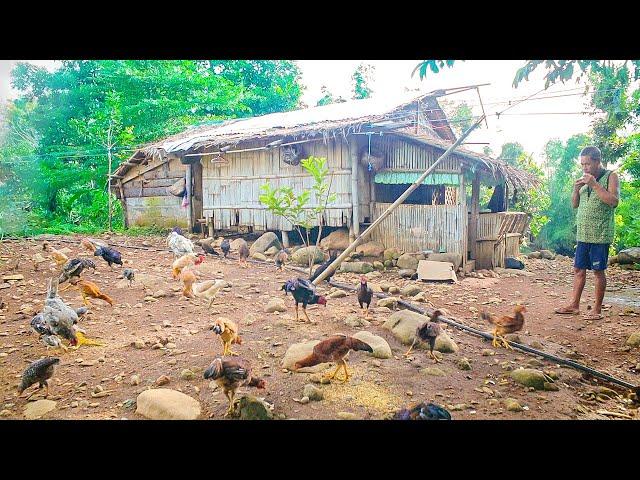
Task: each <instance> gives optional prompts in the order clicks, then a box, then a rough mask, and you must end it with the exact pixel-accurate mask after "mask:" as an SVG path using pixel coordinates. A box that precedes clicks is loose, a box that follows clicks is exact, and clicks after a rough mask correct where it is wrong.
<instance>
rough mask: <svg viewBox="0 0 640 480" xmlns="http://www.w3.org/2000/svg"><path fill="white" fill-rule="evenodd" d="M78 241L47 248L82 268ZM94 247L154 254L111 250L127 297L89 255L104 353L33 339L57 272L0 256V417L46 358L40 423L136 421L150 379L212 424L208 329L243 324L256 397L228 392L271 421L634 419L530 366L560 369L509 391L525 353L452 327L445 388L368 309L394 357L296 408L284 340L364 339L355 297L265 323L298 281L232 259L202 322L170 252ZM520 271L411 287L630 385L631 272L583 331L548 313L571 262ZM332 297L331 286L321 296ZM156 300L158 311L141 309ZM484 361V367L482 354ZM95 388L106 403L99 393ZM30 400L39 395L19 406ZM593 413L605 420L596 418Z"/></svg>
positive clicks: (20, 245)
mask: <svg viewBox="0 0 640 480" xmlns="http://www.w3.org/2000/svg"><path fill="white" fill-rule="evenodd" d="M80 238H81V237H77V240H78V241H77V242H76V243H64V242H62V241H52V242H50V243H51V244H52V245H53V246H54V247H56V248H58V249H60V248H63V247H68V248H70V249H71V250H72V251H73V254H72V255H70V258H72V256H79V255H85V253H83V252H82V250H81V248H80V245H79V240H80ZM105 238H108V240H107V241H108V242H109V243H110V244H112V245H115V244H127V245H131V246H143V244H144V245H146V246H147V247H151V248H153V249H161V250H163V251H155V250H140V249H132V248H126V247H116V248H118V250H120V251H121V252H122V256H123V258H124V259H125V266H126V267H132V268H135V269H136V270H137V274H136V275H137V277H138V278H139V279H141V280H138V281H136V282H135V283H134V284H133V286H132V287H129V286H128V284H127V282H126V281H123V280H122V275H121V273H122V268H119V267H115V268H113V269H110V268H109V267H108V265H107V264H106V262H103V261H102V259H100V258H97V257H96V260H97V261H96V263H97V265H98V269H97V270H96V271H95V273H94V272H92V271H91V270H90V271H88V272H86V273H83V276H84V277H85V278H88V279H89V280H91V281H94V282H95V283H97V284H98V285H99V286H100V288H101V290H102V291H103V292H104V293H107V294H108V295H110V296H111V297H112V298H113V299H114V301H115V304H114V306H113V307H110V306H109V305H108V304H106V303H104V302H102V301H100V300H92V304H93V306H92V308H91V312H90V315H89V316H88V317H87V318H86V319H85V320H84V321H82V325H81V326H82V328H83V329H85V330H86V332H87V336H88V337H90V338H95V339H99V340H101V341H103V342H104V343H105V346H101V347H99V346H82V347H81V348H80V349H78V350H76V351H72V350H70V351H68V352H58V351H55V350H47V349H46V347H45V346H44V345H43V344H42V343H41V342H40V341H39V338H38V336H37V335H36V334H35V333H34V332H33V331H32V330H31V328H30V326H29V322H30V320H31V318H32V316H33V315H35V313H37V312H38V311H40V310H41V308H42V305H43V300H44V297H45V295H46V283H47V280H48V278H50V277H51V276H53V275H56V274H57V273H56V272H57V271H58V269H56V267H55V264H54V263H52V262H51V263H49V262H46V263H43V264H41V265H40V267H39V268H38V270H37V271H34V264H33V262H32V257H33V256H34V255H35V254H36V253H38V252H39V253H41V254H43V255H44V254H45V253H46V252H42V242H41V241H36V240H25V241H20V242H4V243H2V244H0V259H1V260H2V263H0V271H2V276H6V275H14V274H22V275H23V276H24V280H18V281H9V282H7V283H5V284H4V285H5V286H6V285H10V286H9V287H6V288H2V289H1V290H0V299H1V300H2V301H4V303H5V304H6V306H5V307H4V309H2V310H0V400H1V404H0V410H1V412H0V416H1V418H10V419H21V418H24V415H23V411H24V407H25V405H26V404H27V400H26V399H25V397H26V396H27V395H28V393H30V392H31V391H32V389H34V388H35V387H32V388H31V389H29V390H28V391H27V392H25V393H24V394H23V395H22V397H21V398H18V397H17V385H18V383H19V381H20V377H21V374H22V372H23V370H24V368H25V367H26V366H27V365H28V364H29V363H30V362H32V361H34V360H36V359H38V358H40V357H42V356H50V355H55V356H58V357H60V358H61V363H60V366H59V367H58V368H57V370H56V374H55V376H54V378H53V381H52V383H51V394H50V395H49V397H48V398H49V399H51V400H55V401H57V405H56V409H55V410H53V411H52V412H50V413H48V414H47V415H46V416H45V417H44V418H55V419H119V418H128V419H142V418H143V417H141V416H140V415H138V414H136V413H135V399H136V397H137V395H138V394H139V393H141V392H142V391H144V390H145V389H148V388H153V387H154V382H155V381H156V379H157V378H158V377H160V376H161V375H167V376H168V377H169V378H170V381H169V383H168V384H167V385H165V386H164V388H173V389H176V390H180V391H182V392H184V393H186V394H187V395H190V396H192V397H194V398H196V399H198V400H199V401H200V403H201V406H202V415H201V418H214V419H221V418H223V415H224V413H225V411H226V408H227V400H226V398H225V397H224V395H223V394H222V393H221V392H220V391H219V390H218V389H216V388H213V387H214V384H211V383H210V382H209V381H207V380H205V379H204V378H203V376H202V372H203V371H204V369H206V368H207V366H208V365H209V363H210V362H211V360H212V359H213V357H214V356H215V355H217V354H220V353H221V352H222V344H221V343H220V341H219V339H218V337H217V336H216V335H215V334H213V332H211V331H210V330H209V326H210V325H211V323H212V321H213V320H214V319H215V318H216V317H217V316H224V317H229V318H231V319H233V320H235V321H236V322H238V324H239V329H240V334H241V336H242V338H243V344H242V345H234V346H233V349H234V350H235V351H237V352H238V353H240V354H241V355H242V357H243V358H246V359H248V360H249V361H250V362H251V364H252V365H253V368H254V370H255V372H256V373H257V374H258V375H260V376H262V377H264V378H265V380H266V381H267V388H266V390H253V389H249V388H246V389H242V390H241V392H239V393H240V394H241V393H244V392H246V393H251V394H253V395H257V396H263V397H264V398H265V400H266V401H267V402H269V403H270V404H272V405H273V406H274V414H275V415H276V417H279V418H287V419H335V418H339V416H338V413H339V412H350V413H353V414H355V416H356V417H357V418H361V419H381V418H384V417H385V416H386V415H388V414H389V412H391V411H394V410H397V409H399V408H401V407H404V406H408V405H410V404H413V403H416V402H418V401H423V400H424V401H432V402H435V403H438V404H441V405H444V406H447V407H448V408H449V409H450V410H451V412H452V415H453V417H454V419H469V420H470V419H508V420H516V419H576V418H588V419H594V418H602V419H606V418H611V419H613V418H620V417H616V416H612V415H610V413H611V412H613V413H617V414H621V415H624V416H628V417H631V418H634V419H635V418H638V417H639V415H638V413H637V404H633V403H632V402H631V401H629V400H627V399H626V398H625V397H624V394H625V393H626V392H625V391H624V390H623V389H619V388H616V387H614V386H612V385H610V384H609V385H608V384H605V383H604V382H602V381H595V380H594V379H593V378H586V377H585V376H583V374H582V373H581V372H579V371H576V370H574V369H572V368H567V367H560V366H558V365H554V364H552V363H551V362H548V361H546V360H540V362H541V364H542V366H537V367H533V368H538V369H541V370H542V369H545V370H553V371H555V372H557V373H558V374H559V375H560V379H559V380H558V381H557V382H556V384H557V385H558V386H559V391H528V389H526V388H525V387H523V386H521V385H518V384H517V383H516V382H514V381H513V380H512V379H511V378H510V371H509V370H508V369H511V368H514V367H516V368H517V367H518V366H525V367H529V366H530V365H528V364H527V362H529V361H531V359H533V358H534V357H533V356H532V355H529V354H526V353H523V352H519V351H517V350H516V351H511V350H506V349H504V348H493V347H492V345H491V342H489V341H486V340H484V339H482V338H480V337H477V336H474V335H471V334H469V333H465V332H462V331H459V330H457V329H453V328H451V327H448V328H447V332H448V334H449V335H450V336H451V337H452V338H453V339H454V340H455V342H456V343H457V345H458V346H459V347H460V349H459V351H458V352H457V353H455V354H444V355H442V357H443V361H442V363H440V364H439V365H437V367H438V368H440V369H441V370H443V371H444V372H445V376H430V375H427V374H425V373H423V372H421V369H423V368H425V367H430V366H434V365H433V363H432V360H430V359H429V358H428V356H427V355H426V354H425V351H424V350H418V351H417V352H416V354H415V355H414V356H412V357H410V358H409V359H405V358H404V357H403V356H402V354H403V353H404V352H405V351H406V349H407V347H406V346H404V345H402V344H401V343H400V342H398V341H397V340H396V339H395V338H394V336H393V335H392V334H391V333H390V332H389V331H387V330H385V329H383V328H382V324H383V323H384V321H385V320H386V319H387V318H388V317H389V315H390V313H389V312H383V311H381V310H378V309H376V308H372V312H373V313H372V317H373V320H372V322H371V324H370V325H369V326H368V327H364V328H365V329H367V330H369V331H371V332H372V333H374V334H376V335H379V336H381V337H383V338H385V339H386V340H387V342H388V343H389V345H390V346H391V349H392V352H393V355H394V357H393V358H390V359H385V360H376V359H375V358H373V357H371V356H368V355H367V354H366V353H364V352H351V354H350V355H349V359H348V364H349V368H350V370H351V373H353V377H352V379H351V380H350V381H349V382H348V383H346V384H343V383H342V382H340V381H332V383H331V384H329V385H317V386H318V387H320V388H321V389H323V391H324V396H325V398H324V400H321V401H317V402H310V403H308V404H301V403H299V402H297V401H295V400H294V399H300V398H301V397H302V396H303V395H302V391H303V387H304V385H305V384H307V383H310V381H309V377H310V374H305V373H293V372H285V371H283V369H282V366H281V361H282V357H283V356H284V353H285V352H286V350H287V348H288V346H289V345H291V344H292V343H296V342H302V341H306V340H313V339H322V338H323V337H324V336H327V335H331V334H335V333H344V334H354V333H356V332H357V331H359V330H361V328H352V327H349V326H347V325H346V324H345V323H344V319H345V318H346V317H347V316H349V315H362V313H361V311H360V309H359V306H358V303H357V300H356V296H355V293H354V292H348V295H347V296H346V297H345V298H339V299H330V300H329V301H328V306H327V307H326V308H325V307H322V306H310V307H309V308H308V314H309V316H310V317H311V319H312V320H314V322H313V323H311V324H310V323H303V322H297V321H296V320H295V312H294V306H293V301H292V299H291V296H288V297H286V298H285V301H286V303H287V305H288V306H290V310H289V311H288V312H286V313H273V314H270V313H265V306H266V304H267V302H268V301H269V299H270V298H272V297H284V292H282V290H280V287H281V285H282V284H283V283H284V281H286V280H287V279H288V278H290V277H294V276H298V275H299V274H298V272H295V271H291V270H289V271H287V270H285V271H284V272H278V271H276V269H275V267H274V265H273V263H261V264H251V266H250V267H249V268H240V267H239V265H238V263H237V262H235V261H233V260H221V259H218V258H217V257H211V256H209V257H207V259H206V261H205V263H204V264H202V265H201V266H200V271H201V272H202V274H203V277H205V278H222V277H223V278H224V279H225V280H228V281H230V282H231V283H232V285H233V287H232V289H231V290H230V291H225V292H222V293H221V295H219V297H218V299H217V300H216V301H215V302H214V304H213V306H212V307H211V309H207V305H206V302H204V300H201V299H187V298H185V297H183V296H182V294H181V285H180V283H179V282H178V281H175V280H173V279H172V278H171V267H170V265H171V263H172V261H173V255H172V254H171V253H170V252H169V251H167V250H166V247H165V246H164V238H160V237H144V238H143V237H138V238H131V237H121V236H111V237H105ZM526 264H527V265H526V271H528V272H530V273H531V275H530V276H522V275H517V276H516V275H512V274H503V275H502V276H501V277H500V278H482V279H479V278H465V279H462V280H461V281H460V282H459V283H458V284H449V283H436V282H433V283H420V282H418V285H419V286H420V287H421V288H422V290H423V291H424V292H425V293H426V296H427V298H428V299H429V300H430V302H431V304H432V305H433V306H435V307H438V308H445V309H446V310H447V311H448V313H449V314H450V315H451V317H452V318H455V319H457V320H458V321H460V322H461V323H464V324H467V325H470V326H474V327H476V328H479V329H481V330H484V331H490V328H489V325H487V324H485V323H483V321H482V320H481V319H479V318H478V314H477V312H478V311H479V310H482V309H484V308H486V309H488V310H489V311H490V312H493V313H497V314H511V313H512V311H513V305H515V304H516V303H524V304H526V305H527V309H528V312H527V314H526V315H525V317H526V321H525V327H524V329H523V331H521V332H519V335H520V338H521V339H522V341H523V342H524V343H525V344H531V343H532V342H534V345H536V344H535V342H539V344H540V345H539V346H540V347H541V348H542V349H543V350H544V351H545V352H549V353H554V354H557V355H559V356H561V357H568V358H574V359H576V360H577V361H578V362H581V363H583V364H586V365H589V366H591V367H593V368H595V369H598V370H601V371H604V372H607V373H609V374H610V375H613V376H615V377H618V378H621V379H624V380H626V381H628V382H630V383H632V384H638V383H640V371H638V370H637V369H636V367H640V365H639V362H640V358H639V355H638V350H637V349H631V350H630V349H629V348H628V347H625V342H626V340H627V338H628V337H629V335H630V334H631V333H633V332H637V331H640V326H639V325H638V323H639V322H638V319H639V315H640V307H638V306H637V305H638V303H637V301H638V291H639V290H638V289H639V287H640V272H635V271H625V270H621V269H620V268H618V267H617V266H614V267H611V268H610V269H609V270H608V278H609V286H608V291H607V297H605V304H609V305H610V306H609V307H608V308H607V309H606V310H605V313H606V317H605V319H603V320H599V321H585V320H584V319H582V317H580V316H567V315H563V316H560V315H555V314H554V313H553V309H554V308H555V307H557V306H561V305H564V304H566V302H567V300H568V298H569V296H570V292H571V285H572V278H573V277H572V264H571V259H568V258H566V257H557V259H556V260H551V261H549V260H527V261H526ZM13 267H17V268H15V269H14V268H13ZM358 277H359V276H358V275H354V274H344V273H339V274H337V275H335V276H334V279H335V280H336V281H339V282H343V283H350V284H352V285H354V286H355V285H356V284H357V282H358ZM371 281H372V282H376V283H380V282H388V283H392V284H394V285H397V286H398V287H402V286H404V285H406V284H408V283H413V282H412V281H411V280H406V279H401V278H400V277H399V276H398V275H397V270H395V269H393V270H390V271H388V272H384V273H382V274H381V276H380V277H376V278H374V279H372V280H371ZM150 282H151V283H152V285H151V284H150ZM145 283H146V284H147V286H146V287H145V286H144V284H145ZM2 285H3V284H2V283H0V286H2ZM329 288H330V287H329V286H328V285H327V286H326V287H324V288H321V290H324V291H326V290H328V289H329ZM159 290H162V291H163V292H164V293H165V294H166V296H159V293H162V292H158V291H159ZM152 293H155V295H156V296H157V297H158V298H153V299H150V298H147V299H146V300H145V297H148V296H149V295H151V294H152ZM61 295H62V297H63V298H64V299H65V301H67V302H68V303H69V304H71V305H72V306H74V307H78V306H81V305H82V298H81V296H80V294H79V293H78V292H77V291H75V290H68V291H66V292H63V293H62V294H61ZM592 301H593V278H592V276H591V275H588V279H587V286H586V288H585V294H584V295H583V305H582V307H581V308H582V310H583V311H584V312H586V311H587V305H589V303H590V302H592ZM374 302H375V300H374ZM634 302H635V303H634ZM0 303H2V302H0ZM417 305H423V306H424V304H417ZM20 311H22V312H24V313H20ZM135 340H145V341H146V347H145V348H142V349H138V348H135V347H134V346H133V345H132V343H133V342H134V341H135ZM158 341H161V343H164V344H166V343H167V342H169V347H171V348H167V347H163V348H153V347H152V346H153V345H154V344H157V343H158ZM171 344H173V345H171ZM487 349H488V350H490V351H491V352H492V353H493V355H486V356H485V355H483V354H482V352H483V350H487ZM485 353H487V352H485ZM462 357H465V358H467V359H469V361H470V363H471V366H472V369H471V370H469V371H465V370H460V369H459V368H458V367H457V366H456V361H457V360H459V359H460V358H462ZM184 369H191V370H192V371H194V372H195V378H194V379H192V380H183V379H181V372H182V371H183V370H184ZM132 375H139V376H140V379H141V382H140V384H139V385H131V382H130V378H131V376H132ZM600 385H602V386H607V387H610V388H614V389H616V390H617V391H618V392H619V393H621V396H619V397H617V398H609V397H604V396H602V395H600V396H599V397H598V398H595V397H594V393H595V391H596V389H597V387H598V386H600ZM98 387H101V388H102V390H103V392H107V393H99V390H100V388H98ZM41 398H43V392H42V391H41V392H38V393H36V394H34V395H33V396H32V397H31V398H30V399H29V401H34V400H37V399H41ZM506 398H514V399H516V400H518V402H519V403H520V404H521V405H522V406H523V407H525V410H523V411H520V412H512V411H507V409H506V407H505V402H504V400H505V399H506ZM127 400H130V401H129V402H127ZM603 411H604V412H609V413H598V412H603Z"/></svg>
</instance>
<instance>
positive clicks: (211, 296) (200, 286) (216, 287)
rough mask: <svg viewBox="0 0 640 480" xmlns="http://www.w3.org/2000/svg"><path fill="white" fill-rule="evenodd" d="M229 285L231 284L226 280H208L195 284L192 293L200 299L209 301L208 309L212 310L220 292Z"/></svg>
mask: <svg viewBox="0 0 640 480" xmlns="http://www.w3.org/2000/svg"><path fill="white" fill-rule="evenodd" d="M228 285H229V283H228V282H226V281H224V280H206V281H204V282H199V283H195V284H193V287H192V289H191V292H192V293H193V294H194V295H195V296H196V297H198V298H204V299H205V300H209V305H207V308H211V305H212V304H213V301H214V300H215V299H216V297H217V295H218V292H220V290H221V289H223V288H225V287H227V286H228Z"/></svg>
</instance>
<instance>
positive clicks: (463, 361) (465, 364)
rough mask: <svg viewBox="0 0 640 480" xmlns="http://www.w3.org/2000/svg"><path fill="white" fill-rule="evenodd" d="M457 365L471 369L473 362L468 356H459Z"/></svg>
mask: <svg viewBox="0 0 640 480" xmlns="http://www.w3.org/2000/svg"><path fill="white" fill-rule="evenodd" d="M456 367H458V368H459V369H460V370H471V363H470V362H469V359H468V358H459V359H458V360H457V361H456Z"/></svg>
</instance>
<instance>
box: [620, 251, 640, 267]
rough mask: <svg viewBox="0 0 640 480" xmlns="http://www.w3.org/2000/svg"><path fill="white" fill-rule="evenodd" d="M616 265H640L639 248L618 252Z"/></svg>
mask: <svg viewBox="0 0 640 480" xmlns="http://www.w3.org/2000/svg"><path fill="white" fill-rule="evenodd" d="M618 263H626V264H629V263H640V247H632V248H625V249H624V250H620V252H619V253H618Z"/></svg>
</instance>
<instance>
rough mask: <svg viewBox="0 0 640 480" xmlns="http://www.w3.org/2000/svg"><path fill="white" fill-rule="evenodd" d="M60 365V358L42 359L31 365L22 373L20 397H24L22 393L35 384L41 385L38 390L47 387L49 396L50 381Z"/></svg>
mask: <svg viewBox="0 0 640 480" xmlns="http://www.w3.org/2000/svg"><path fill="white" fill-rule="evenodd" d="M58 363H60V359H59V358H55V357H45V358H41V359H40V360H36V361H35V362H33V363H32V364H31V365H29V366H28V367H27V368H26V369H25V371H24V372H23V373H22V381H21V382H20V386H19V387H18V395H22V392H24V391H25V390H26V389H27V388H29V387H30V386H31V385H33V384H34V383H39V386H38V390H39V389H41V388H42V387H45V388H46V389H47V391H46V395H45V396H48V395H49V382H48V380H49V379H50V378H51V377H53V373H54V369H55V365H56V364H58ZM32 395H33V393H32ZM29 396H31V395H29Z"/></svg>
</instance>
